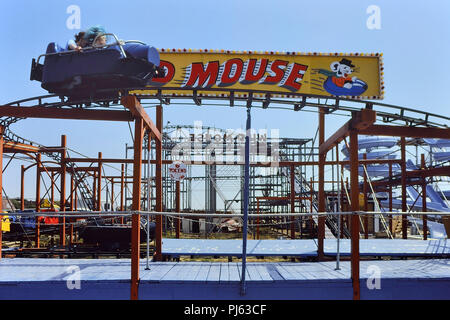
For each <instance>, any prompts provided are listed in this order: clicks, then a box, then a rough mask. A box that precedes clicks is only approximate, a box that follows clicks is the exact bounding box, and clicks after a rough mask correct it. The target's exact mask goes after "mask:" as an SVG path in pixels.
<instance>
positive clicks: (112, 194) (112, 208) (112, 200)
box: [111, 178, 114, 211]
mask: <svg viewBox="0 0 450 320" xmlns="http://www.w3.org/2000/svg"><path fill="white" fill-rule="evenodd" d="M111 210H112V211H114V178H111Z"/></svg>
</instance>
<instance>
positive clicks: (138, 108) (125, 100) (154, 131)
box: [121, 95, 162, 141]
mask: <svg viewBox="0 0 450 320" xmlns="http://www.w3.org/2000/svg"><path fill="white" fill-rule="evenodd" d="M121 103H122V104H123V105H124V106H125V108H127V109H129V110H130V111H131V113H132V114H133V115H134V116H135V117H136V119H138V118H140V119H142V120H143V121H144V123H145V126H146V127H147V128H148V129H150V133H151V136H152V137H154V138H156V140H159V141H161V139H162V135H161V131H160V130H159V129H158V125H156V126H155V124H154V123H153V121H152V120H151V119H150V117H149V116H148V114H147V113H146V112H145V110H144V108H143V107H142V105H141V103H140V102H139V100H138V99H137V98H136V97H135V96H130V95H127V96H123V97H122V98H121Z"/></svg>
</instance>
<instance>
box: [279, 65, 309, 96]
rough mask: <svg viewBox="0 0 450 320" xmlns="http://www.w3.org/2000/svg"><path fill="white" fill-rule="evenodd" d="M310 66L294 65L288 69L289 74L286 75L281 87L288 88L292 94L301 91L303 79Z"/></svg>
mask: <svg viewBox="0 0 450 320" xmlns="http://www.w3.org/2000/svg"><path fill="white" fill-rule="evenodd" d="M307 69H308V66H305V65H303V64H297V63H293V64H290V65H289V67H288V70H287V71H288V72H289V73H288V74H287V75H285V77H284V78H283V81H281V82H280V87H283V88H286V89H288V90H290V91H292V92H295V91H298V90H300V88H301V87H302V84H301V83H299V82H300V81H302V79H303V75H304V74H305V72H306V70H307Z"/></svg>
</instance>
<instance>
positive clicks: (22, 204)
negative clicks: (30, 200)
mask: <svg viewBox="0 0 450 320" xmlns="http://www.w3.org/2000/svg"><path fill="white" fill-rule="evenodd" d="M20 210H21V211H23V210H25V166H24V165H22V166H21V173H20Z"/></svg>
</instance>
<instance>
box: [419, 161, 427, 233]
mask: <svg viewBox="0 0 450 320" xmlns="http://www.w3.org/2000/svg"><path fill="white" fill-rule="evenodd" d="M420 168H421V169H422V170H424V169H425V155H424V154H423V153H422V154H421V156H420ZM422 211H423V212H427V183H426V180H425V178H422ZM422 231H423V240H427V239H428V225H427V215H426V214H424V215H422Z"/></svg>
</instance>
